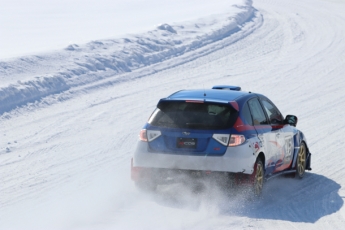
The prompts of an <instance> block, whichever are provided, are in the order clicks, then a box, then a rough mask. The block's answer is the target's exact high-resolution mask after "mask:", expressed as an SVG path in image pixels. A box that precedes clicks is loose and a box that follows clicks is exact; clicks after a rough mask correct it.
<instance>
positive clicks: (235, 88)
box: [212, 85, 241, 91]
mask: <svg viewBox="0 0 345 230" xmlns="http://www.w3.org/2000/svg"><path fill="white" fill-rule="evenodd" d="M212 89H222V90H235V91H241V87H239V86H233V85H215V86H213V87H212Z"/></svg>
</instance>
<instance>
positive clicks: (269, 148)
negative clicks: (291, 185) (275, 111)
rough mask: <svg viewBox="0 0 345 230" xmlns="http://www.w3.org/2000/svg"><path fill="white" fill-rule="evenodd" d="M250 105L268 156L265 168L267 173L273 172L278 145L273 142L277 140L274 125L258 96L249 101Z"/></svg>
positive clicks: (262, 145)
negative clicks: (273, 130)
mask: <svg viewBox="0 0 345 230" xmlns="http://www.w3.org/2000/svg"><path fill="white" fill-rule="evenodd" d="M248 106H249V109H250V112H251V115H252V118H253V125H254V127H255V130H256V131H257V133H258V138H259V139H260V145H261V147H262V148H263V149H264V151H265V152H264V154H265V157H266V161H265V168H266V173H267V174H270V173H273V171H274V170H275V164H276V161H277V160H276V147H275V145H274V144H273V142H275V141H276V137H275V134H272V133H271V131H272V127H271V125H270V124H269V121H268V118H267V116H266V115H265V112H264V110H263V108H262V106H261V103H260V102H259V99H258V98H253V99H250V100H249V101H248Z"/></svg>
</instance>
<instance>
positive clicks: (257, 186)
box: [253, 158, 265, 197]
mask: <svg viewBox="0 0 345 230" xmlns="http://www.w3.org/2000/svg"><path fill="white" fill-rule="evenodd" d="M253 174H254V175H253V180H254V181H253V193H254V196H256V197H259V196H261V194H262V189H263V186H264V179H265V178H264V177H265V169H264V164H263V163H262V160H261V159H260V158H258V159H257V160H256V163H255V165H254V172H253Z"/></svg>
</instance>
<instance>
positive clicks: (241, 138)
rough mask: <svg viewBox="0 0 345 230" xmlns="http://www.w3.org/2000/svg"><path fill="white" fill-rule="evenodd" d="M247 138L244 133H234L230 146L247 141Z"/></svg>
mask: <svg viewBox="0 0 345 230" xmlns="http://www.w3.org/2000/svg"><path fill="white" fill-rule="evenodd" d="M245 140H246V138H245V137H244V136H243V135H236V134H233V135H231V137H230V142H229V146H230V147H234V146H237V145H241V144H243V143H244V142H245Z"/></svg>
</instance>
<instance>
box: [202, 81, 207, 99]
mask: <svg viewBox="0 0 345 230" xmlns="http://www.w3.org/2000/svg"><path fill="white" fill-rule="evenodd" d="M202 86H203V87H204V97H206V93H205V85H204V84H202Z"/></svg>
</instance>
